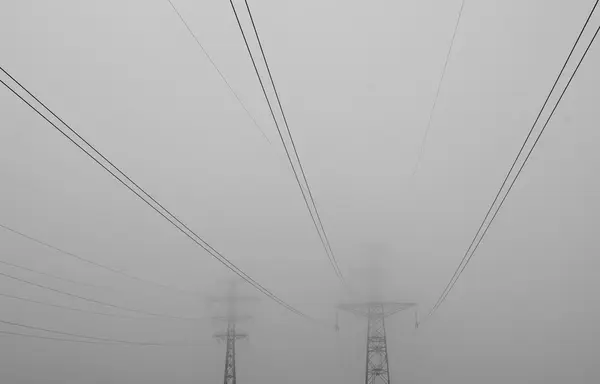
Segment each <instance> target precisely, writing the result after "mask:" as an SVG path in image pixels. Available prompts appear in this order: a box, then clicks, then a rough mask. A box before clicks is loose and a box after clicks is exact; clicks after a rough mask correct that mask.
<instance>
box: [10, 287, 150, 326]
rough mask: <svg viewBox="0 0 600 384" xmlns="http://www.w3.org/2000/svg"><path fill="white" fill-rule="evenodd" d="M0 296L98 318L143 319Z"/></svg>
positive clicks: (12, 296)
mask: <svg viewBox="0 0 600 384" xmlns="http://www.w3.org/2000/svg"><path fill="white" fill-rule="evenodd" d="M0 296H1V297H6V298H9V299H13V300H19V301H23V302H26V303H32V304H38V305H43V306H46V307H52V308H59V309H64V310H67V311H75V312H82V313H89V314H92V315H97V316H106V317H117V318H123V319H136V320H139V319H141V318H140V317H134V316H127V315H121V314H114V313H105V312H96V311H90V310H87V309H81V308H75V307H68V306H66V305H60V304H52V303H48V302H45V301H39V300H34V299H28V298H25V297H21V296H14V295H9V294H7V293H0Z"/></svg>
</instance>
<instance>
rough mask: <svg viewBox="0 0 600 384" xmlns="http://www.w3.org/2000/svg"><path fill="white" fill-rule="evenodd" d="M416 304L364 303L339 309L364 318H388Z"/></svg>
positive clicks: (350, 304) (341, 306) (392, 302)
mask: <svg viewBox="0 0 600 384" xmlns="http://www.w3.org/2000/svg"><path fill="white" fill-rule="evenodd" d="M416 305H417V304H416V303H407V302H397V301H366V302H362V303H346V304H340V305H339V306H338V308H339V309H342V310H344V311H347V312H351V313H354V314H355V315H358V316H364V317H373V316H377V317H388V316H391V315H393V314H395V313H397V312H400V311H404V310H405V309H409V308H412V307H415V306H416Z"/></svg>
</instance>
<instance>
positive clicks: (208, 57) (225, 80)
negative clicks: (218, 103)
mask: <svg viewBox="0 0 600 384" xmlns="http://www.w3.org/2000/svg"><path fill="white" fill-rule="evenodd" d="M167 2H168V3H169V4H170V5H171V7H172V8H173V11H175V13H176V14H177V17H178V18H179V20H181V22H182V23H183V25H184V26H185V28H186V29H187V31H188V32H189V34H190V36H191V37H192V38H193V39H194V40H195V41H196V44H197V45H198V47H199V48H200V50H201V51H202V53H203V54H204V56H206V58H207V59H208V61H209V62H210V64H211V65H212V66H213V68H214V69H215V71H217V73H218V74H219V76H220V77H221V80H223V82H224V83H225V84H226V85H227V88H229V91H231V93H232V94H233V96H235V98H236V100H237V101H238V103H239V104H240V105H241V106H242V108H243V109H244V111H245V112H246V115H248V117H249V118H250V120H252V123H253V124H254V126H255V127H256V129H258V130H259V131H260V133H261V135H262V137H263V138H264V139H265V140H267V142H268V143H269V144H272V143H271V140H269V137H267V135H266V134H265V132H264V131H263V129H262V128H261V127H260V125H259V124H258V122H257V121H256V119H255V118H254V116H252V114H251V113H250V111H249V110H248V108H247V107H246V105H245V104H244V102H243V101H242V99H241V98H240V96H239V95H238V94H237V92H236V91H235V90H234V89H233V87H232V86H231V84H230V83H229V81H228V80H227V78H226V77H225V75H224V74H223V72H221V70H220V69H219V67H218V66H217V64H216V63H215V62H214V60H213V59H212V57H211V56H210V55H209V54H208V52H207V51H206V49H205V48H204V46H203V45H202V43H201V42H200V39H198V36H197V35H196V34H195V33H194V31H193V30H192V28H191V27H190V25H189V24H188V23H187V21H186V20H185V18H184V17H183V15H182V14H181V13H180V12H179V10H178V9H177V7H176V6H175V4H173V2H172V1H171V0H167Z"/></svg>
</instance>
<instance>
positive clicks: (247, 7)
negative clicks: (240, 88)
mask: <svg viewBox="0 0 600 384" xmlns="http://www.w3.org/2000/svg"><path fill="white" fill-rule="evenodd" d="M244 3H245V4H246V9H247V10H248V15H249V16H250V21H251V23H252V29H253V30H254V35H255V36H256V40H257V41H258V46H259V48H260V52H261V55H262V58H263V61H264V63H265V67H266V68H267V73H268V74H269V79H270V80H271V85H272V86H273V91H274V93H275V98H276V99H277V104H278V105H279V110H280V111H281V116H282V117H283V122H284V123H285V128H286V130H287V133H288V136H289V138H290V142H291V143H292V148H293V149H294V154H295V156H296V160H297V161H298V165H299V167H300V171H301V172H302V178H303V179H304V183H305V184H306V190H307V191H308V195H309V197H310V201H311V202H312V205H313V207H314V211H315V215H316V216H317V221H318V222H319V225H320V226H321V230H322V231H323V235H324V236H325V242H326V243H327V248H328V249H329V254H330V255H331V259H332V261H333V263H334V264H335V267H334V268H335V269H336V273H337V274H338V276H339V277H340V279H341V280H342V282H343V283H345V281H344V276H343V274H342V271H341V269H340V266H339V264H338V262H337V259H336V257H335V253H334V252H333V249H332V248H331V243H330V241H329V238H328V236H327V232H326V231H325V226H323V222H322V221H321V216H320V215H319V211H318V209H317V204H316V203H315V199H314V198H313V194H312V191H311V188H310V185H309V184H308V179H307V178H306V173H305V172H304V167H303V166H302V162H301V161H300V156H299V155H298V150H297V148H296V143H295V141H294V137H293V136H292V132H291V130H290V126H289V124H288V121H287V117H286V115H285V111H284V110H283V105H282V104H281V99H280V98H279V92H277V87H276V86H275V80H274V79H273V75H272V74H271V68H270V67H269V63H268V61H267V56H266V55H265V51H264V49H263V45H262V42H261V39H260V36H259V34H258V30H257V28H256V24H255V23H254V17H253V16H252V11H251V10H250V5H249V4H248V0H244Z"/></svg>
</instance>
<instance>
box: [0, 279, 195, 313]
mask: <svg viewBox="0 0 600 384" xmlns="http://www.w3.org/2000/svg"><path fill="white" fill-rule="evenodd" d="M0 276H3V277H6V278H7V279H11V280H15V281H18V282H21V283H23V284H28V285H31V286H34V287H37V288H41V289H45V290H48V291H52V292H54V293H58V294H60V295H64V296H68V297H71V298H75V299H79V300H83V301H87V302H89V303H93V304H98V305H102V306H105V307H110V308H115V309H119V310H121V311H127V312H132V313H138V314H141V315H146V316H153V317H164V318H167V319H175V320H185V321H197V320H200V319H197V318H191V317H181V316H174V315H168V314H163V313H155V312H148V311H144V310H141V309H135V308H129V307H124V306H121V305H117V304H112V303H109V302H106V301H102V300H96V299H92V298H89V297H86V296H81V295H77V294H74V293H71V292H67V291H63V290H60V289H56V288H52V287H49V286H47V285H43V284H38V283H34V282H33V281H29V280H27V279H22V278H20V277H16V276H12V275H10V274H7V273H4V272H0Z"/></svg>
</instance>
